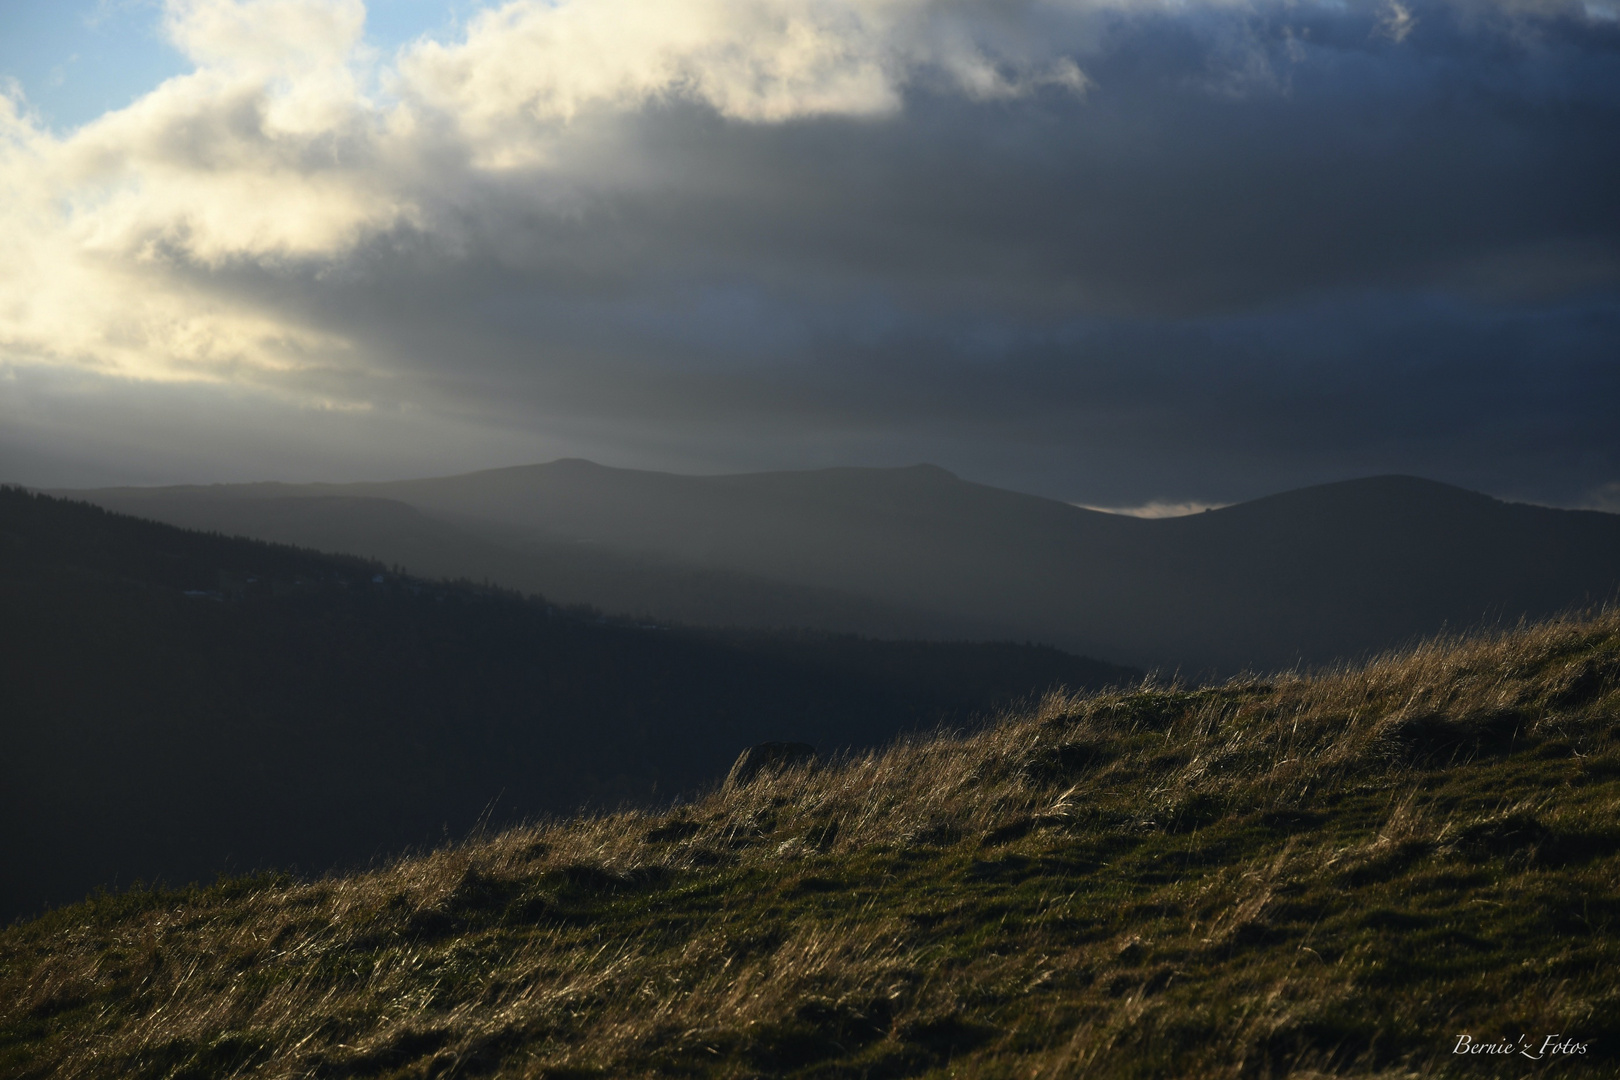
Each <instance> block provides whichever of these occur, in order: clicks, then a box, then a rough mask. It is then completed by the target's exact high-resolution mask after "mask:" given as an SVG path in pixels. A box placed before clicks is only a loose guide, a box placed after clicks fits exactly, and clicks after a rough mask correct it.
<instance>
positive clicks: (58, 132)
mask: <svg viewBox="0 0 1620 1080" xmlns="http://www.w3.org/2000/svg"><path fill="white" fill-rule="evenodd" d="M0 80H3V81H0V236H3V237H4V238H5V243H4V244H3V245H0V480H3V481H8V482H20V483H25V484H32V485H37V486H90V485H103V484H121V483H142V484H146V483H178V482H214V481H238V480H258V479H284V480H351V479H365V478H374V479H389V478H402V477H408V476H422V475H444V474H450V473H455V472H461V471H467V470H471V469H476V468H485V467H493V466H500V465H510V464H520V463H526V462H533V461H545V460H551V459H554V458H557V457H564V456H574V457H587V458H591V459H592V460H596V461H599V462H603V463H605V464H611V465H619V466H626V467H635V468H655V469H667V470H671V471H677V472H696V473H715V472H751V471H759V470H765V469H795V468H814V467H820V466H826V465H850V464H855V465H903V464H911V463H916V462H931V463H935V464H938V465H942V466H944V467H946V468H948V469H951V470H952V471H954V472H956V473H957V474H959V475H961V476H964V477H966V478H968V479H972V480H978V481H982V482H986V483H992V484H998V485H1001V486H1005V487H1010V488H1014V489H1017V490H1022V491H1030V492H1035V493H1038V494H1043V495H1049V496H1052V497H1055V498H1061V499H1066V500H1069V501H1073V502H1077V503H1082V504H1086V505H1093V506H1110V507H1133V506H1154V507H1158V508H1160V510H1161V511H1162V510H1163V508H1166V507H1174V506H1183V507H1192V508H1196V507H1199V506H1204V505H1212V504H1221V503H1227V502H1233V501H1237V500H1241V499H1246V498H1252V497H1256V496H1259V495H1264V494H1268V493H1272V492H1276V491H1281V490H1285V489H1288V488H1294V487H1300V486H1305V485H1308V484H1314V483H1323V482H1329V481H1333V480H1340V479H1346V478H1350V477H1356V476H1367V475H1375V474H1382V473H1407V474H1413V475H1419V476H1425V477H1430V478H1433V479H1438V480H1443V481H1447V482H1450V483H1455V484H1459V485H1462V486H1465V487H1469V488H1473V489H1476V490H1482V491H1487V492H1490V493H1492V494H1496V495H1500V496H1502V497H1507V498H1514V499H1522V500H1526V501H1533V502H1542V503H1547V504H1551V505H1560V506H1584V507H1595V508H1605V509H1611V510H1620V420H1617V416H1620V0H1575V2H1564V0H1409V2H1408V0H994V2H990V0H516V2H511V3H501V2H490V3H465V2H464V3H454V4H450V3H443V2H439V3H433V2H427V0H395V2H388V0H374V2H373V3H371V4H369V5H367V4H363V3H361V0H164V2H159V0H93V2H87V0H57V2H54V3H35V2H18V0H0Z"/></svg>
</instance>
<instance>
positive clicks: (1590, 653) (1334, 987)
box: [0, 611, 1620, 1078]
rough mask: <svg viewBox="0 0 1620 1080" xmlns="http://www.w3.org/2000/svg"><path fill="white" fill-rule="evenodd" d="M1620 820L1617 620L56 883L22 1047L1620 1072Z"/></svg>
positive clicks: (176, 1065)
mask: <svg viewBox="0 0 1620 1080" xmlns="http://www.w3.org/2000/svg"><path fill="white" fill-rule="evenodd" d="M1617 812H1620V613H1616V612H1614V611H1609V612H1605V613H1602V614H1599V615H1597V616H1594V617H1590V618H1585V619H1567V620H1561V621H1556V622H1552V623H1547V624H1544V625H1539V626H1535V627H1530V628H1523V629H1520V630H1517V631H1514V632H1512V633H1504V634H1499V635H1494V636H1484V637H1477V638H1472V639H1468V640H1447V641H1439V642H1434V643H1431V644H1427V645H1424V646H1422V647H1421V648H1418V649H1416V650H1415V651H1412V652H1408V653H1403V654H1400V655H1392V656H1389V657H1385V658H1383V659H1380V660H1378V661H1376V662H1373V663H1371V664H1368V665H1366V666H1364V667H1360V668H1356V669H1347V670H1342V671H1336V672H1331V673H1327V674H1320V675H1315V676H1304V675H1289V676H1283V677H1278V678H1272V679H1257V678H1254V679H1243V680H1235V681H1233V682H1231V683H1229V684H1227V685H1225V686H1222V687H1215V688H1207V689H1196V690H1192V689H1185V688H1179V687H1173V686H1170V687H1166V686H1146V687H1143V688H1141V689H1140V690H1137V691H1134V692H1130V693H1117V694H1107V695H1100V696H1089V697H1074V696H1064V695H1055V696H1052V697H1049V698H1047V699H1046V700H1044V701H1041V702H1039V703H1038V704H1036V705H1033V706H1032V707H1030V708H1029V709H1027V710H1025V711H1022V712H1020V713H1018V714H1016V715H1010V716H1007V717H1004V718H1002V719H1001V720H1000V721H999V722H998V723H996V724H995V725H993V726H991V727H989V728H987V729H986V730H984V731H983V732H980V733H977V734H970V735H963V736H939V737H929V738H919V739H914V740H911V741H908V742H905V743H902V744H900V745H897V746H894V747H892V748H890V749H888V750H885V751H883V752H880V753H871V754H863V755H857V756H854V757H851V758H848V759H847V760H842V761H838V762H835V763H833V764H831V765H830V766H828V767H824V768H821V769H819V770H805V769H800V770H798V771H795V772H790V773H787V774H784V775H780V776H775V777H768V778H765V779H761V780H759V781H756V782H755V783H753V784H750V785H748V786H746V787H743V788H741V789H737V790H717V791H715V792H712V793H710V794H708V795H707V796H705V797H704V798H702V799H700V800H698V801H696V802H694V803H692V804H690V805H687V806H683V807H679V808H677V809H675V810H673V811H670V812H668V813H662V814H646V813H629V812H627V813H620V814H613V815H607V816H601V817H594V818H587V819H581V820H574V821H562V822H553V823H546V824H540V825H536V826H533V827H529V828H524V829H518V830H514V831H510V832H506V833H503V834H501V835H498V836H492V837H480V838H475V839H473V840H471V841H469V842H467V843H465V844H461V845H459V846H456V847H453V848H450V849H446V850H442V851H436V852H433V853H430V854H427V855H423V856H420V857H412V858H407V859H403V860H401V861H399V862H396V863H394V864H392V865H389V866H386V867H383V868H381V869H377V870H374V871H371V872H368V873H363V874H357V875H354V876H349V877H341V878H332V879H327V880H320V881H313V882H299V881H294V880H290V879H285V878H276V877H263V878H256V879H249V880H237V881H229V882H221V883H220V884H218V885H215V886H212V887H209V888H203V889H190V890H183V891H180V892H136V893H128V894H120V895H113V896H104V897H99V898H96V899H94V900H92V901H90V902H88V903H86V904H82V905H78V906H76V907H72V908H68V909H64V910H62V911H58V912H53V913H51V914H49V915H47V916H46V917H44V918H42V919H39V920H36V921H34V922H31V923H26V924H22V925H19V926H14V927H12V928H10V929H8V930H6V931H5V932H4V934H3V935H0V1073H4V1074H5V1075H8V1076H17V1077H33V1076H40V1077H43V1076H63V1077H102V1076H106V1077H114V1076H118V1077H123V1076H139V1077H153V1078H157V1077H173V1078H180V1077H216V1076H254V1077H316V1076H321V1077H324V1076H399V1077H427V1076H484V1075H501V1076H533V1077H543V1076H546V1077H568V1076H604V1077H618V1076H688V1075H690V1076H715V1077H748V1076H767V1075H769V1076H776V1075H792V1076H806V1077H809V1076H816V1077H858V1076H867V1077H899V1076H948V1075H954V1076H975V1077H978V1076H985V1077H1000V1076H1006V1077H1013V1076H1017V1077H1056V1076H1107V1077H1158V1076H1210V1077H1240V1076H1273V1077H1282V1076H1295V1077H1301V1078H1303V1077H1307V1076H1341V1075H1358V1076H1391V1077H1393V1076H1409V1075H1416V1076H1438V1075H1453V1074H1456V1075H1470V1076H1472V1075H1501V1076H1519V1075H1524V1074H1525V1073H1527V1072H1529V1071H1531V1070H1534V1069H1540V1068H1546V1069H1557V1070H1559V1071H1560V1072H1563V1073H1570V1072H1581V1073H1587V1074H1591V1073H1594V1072H1595V1073H1597V1074H1602V1075H1610V1074H1614V1073H1615V1072H1616V1071H1617V1068H1616V1063H1617V1062H1620V1056H1616V1053H1615V1051H1616V1044H1617V1039H1620V980H1617V979H1616V978H1615V975H1614V972H1615V971H1617V970H1620V966H1617V965H1616V961H1617V960H1620V946H1617V945H1616V944H1615V940H1614V934H1613V931H1614V930H1615V929H1616V926H1615V919H1616V916H1617V915H1620V827H1617V822H1620V815H1617ZM1465 1033H1466V1034H1470V1035H1471V1036H1472V1037H1473V1038H1475V1039H1477V1040H1480V1041H1491V1040H1496V1039H1498V1038H1500V1037H1501V1036H1503V1035H1507V1036H1509V1037H1510V1038H1517V1037H1518V1036H1519V1035H1521V1034H1523V1035H1526V1036H1528V1037H1531V1038H1533V1039H1535V1040H1536V1041H1537V1044H1538V1045H1539V1040H1540V1038H1541V1037H1542V1036H1545V1035H1552V1034H1561V1035H1563V1036H1564V1037H1565V1038H1569V1039H1575V1040H1577V1041H1580V1042H1583V1043H1584V1044H1585V1045H1586V1047H1587V1049H1586V1052H1585V1053H1584V1054H1581V1055H1578V1056H1570V1055H1564V1056H1561V1057H1557V1058H1553V1059H1546V1060H1542V1061H1540V1062H1534V1061H1530V1060H1528V1059H1522V1058H1508V1057H1490V1058H1482V1057H1472V1058H1460V1057H1458V1056H1456V1055H1454V1054H1453V1053H1452V1050H1453V1048H1454V1046H1455V1044H1456V1041H1457V1039H1458V1036H1459V1035H1462V1034H1465Z"/></svg>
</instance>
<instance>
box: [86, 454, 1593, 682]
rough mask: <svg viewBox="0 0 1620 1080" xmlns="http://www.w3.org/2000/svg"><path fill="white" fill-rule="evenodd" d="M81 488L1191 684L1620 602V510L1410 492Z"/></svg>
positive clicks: (843, 475)
mask: <svg viewBox="0 0 1620 1080" xmlns="http://www.w3.org/2000/svg"><path fill="white" fill-rule="evenodd" d="M73 494H74V495H75V496H76V497H79V498H85V499H89V500H90V501H93V502H96V503H99V504H101V505H103V506H107V507H110V508H114V509H119V510H123V511H125V512H129V513H134V514H140V515H145V516H150V517H154V518H157V519H159V520H164V521H170V522H173V523H176V524H184V525H188V526H192V527H201V528H214V529H219V530H221V531H226V532H239V533H241V534H243V535H247V536H255V537H262V538H266V539H278V540H291V541H295V542H299V543H306V544H313V545H314V546H320V547H324V548H329V549H331V550H340V551H346V552H352V553H355V554H361V555H366V556H370V557H375V558H381V559H384V560H385V561H391V562H393V561H397V562H400V563H401V564H402V565H404V566H406V567H407V568H409V569H411V570H413V571H415V572H419V573H429V574H435V575H447V574H448V575H451V576H455V575H457V574H460V575H463V576H469V577H475V578H476V577H488V578H489V579H490V580H492V581H496V582H499V583H501V584H504V585H508V586H510V587H513V588H519V589H529V590H533V591H538V592H544V593H546V594H547V595H549V596H554V597H558V598H561V599H566V600H569V601H581V602H589V603H594V604H597V605H598V606H601V607H604V608H606V609H609V610H622V611H627V612H636V613H640V614H646V615H651V616H656V617H663V618H674V619H680V620H683V621H688V622H695V623H712V624H727V623H734V624H739V625H751V626H807V627H818V628H823V629H836V630H851V631H858V632H862V633H868V634H876V635H888V636H915V635H924V636H930V637H941V638H953V637H976V638H1011V639H1016V640H1034V641H1041V642H1047V643H1051V644H1053V645H1056V646H1058V647H1060V648H1064V649H1068V650H1071V651H1075V652H1080V653H1084V654H1087V655H1094V656H1101V657H1106V658H1108V659H1111V660H1115V661H1118V662H1125V663H1132V664H1143V665H1153V666H1159V667H1169V668H1179V669H1181V670H1183V671H1185V672H1188V673H1200V672H1232V671H1237V670H1240V669H1245V668H1252V669H1272V668H1281V667H1288V666H1292V665H1295V664H1299V663H1305V664H1322V663H1330V662H1334V661H1339V660H1350V659H1355V658H1357V657H1360V656H1364V655H1366V654H1368V653H1371V652H1378V651H1383V650H1386V649H1390V648H1395V647H1399V646H1401V645H1403V644H1406V643H1409V642H1410V641H1411V640H1413V639H1414V638H1417V637H1422V636H1426V635H1430V634H1433V633H1435V632H1437V631H1439V630H1441V629H1444V628H1447V627H1449V628H1452V629H1464V628H1468V627H1472V626H1476V625H1479V624H1481V623H1488V622H1494V621H1499V620H1509V621H1511V620H1515V619H1518V618H1521V617H1528V618H1537V617H1541V616H1545V615H1548V614H1551V613H1554V612H1557V611H1560V610H1563V609H1566V608H1569V607H1572V606H1580V605H1584V604H1591V603H1596V602H1602V601H1604V600H1607V599H1609V598H1611V597H1612V596H1613V595H1614V594H1615V592H1616V590H1617V589H1620V515H1613V514H1603V513H1597V512H1592V511H1572V510H1555V509H1548V508H1544V507H1536V506H1527V505H1523V504H1514V503H1505V502H1502V501H1500V500H1497V499H1494V498H1491V497H1489V496H1486V495H1481V494H1478V493H1476V492H1470V491H1466V490H1463V489H1461V488H1456V487H1452V486H1450V485H1446V484H1441V483H1437V482H1434V481H1429V480H1421V479H1417V478H1413V477H1402V476H1382V477H1373V478H1368V479H1363V480H1350V481H1344V482H1341V483H1335V484H1327V485H1323V486H1320V487H1313V488H1306V489H1302V490H1299V491H1292V492H1286V493H1283V494H1279V495H1273V496H1269V497H1266V498H1262V499H1257V500H1254V501H1252V502H1247V503H1240V504H1237V505H1234V506H1229V507H1224V508H1221V509H1218V510H1211V511H1206V512H1204V513H1200V514H1194V515H1189V516H1186V517H1180V518H1165V519H1158V520H1145V519H1139V518H1133V517H1128V516H1124V515H1115V514H1108V513H1104V512H1100V511H1093V510H1086V509H1082V508H1080V507H1076V506H1072V505H1070V504H1067V503H1062V502H1058V501H1056V500H1052V499H1046V498H1041V497H1038V496H1032V495H1024V494H1019V493H1016V492H1011V491H1005V490H1001V489H998V488H994V487H990V486H987V485H982V484H976V483H972V482H969V481H964V480H961V479H959V478H958V477H956V476H954V475H952V474H951V473H949V472H947V471H946V470H944V469H940V468H937V467H935V466H928V465H921V466H911V467H907V468H898V469H877V468H834V469H821V470H814V471H807V472H776V473H755V474H743V475H733V476H701V477H700V476H678V475H674V474H668V473H655V472H642V471H636V470H629V469H615V468H609V467H606V466H601V465H596V464H593V463H591V462H587V461H581V460H578V459H563V460H560V461H555V462H551V463H549V464H544V465H530V466H518V467H513V468H506V469H494V470H488V471H484V472H477V473H471V474H467V475H464V476H455V477H445V478H439V479H428V480H409V481H393V482H377V483H358V484H304V485H292V484H249V485H219V486H211V487H190V488H155V489H131V488H124V489H104V490H99V491H84V492H75V493H73ZM382 500H387V501H388V502H389V503H390V504H391V505H389V506H386V507H385V506H384V505H382V504H381V501H382ZM406 508H408V509H409V511H412V512H414V514H415V515H416V516H414V517H413V516H411V514H409V513H407V512H406Z"/></svg>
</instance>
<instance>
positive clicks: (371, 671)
mask: <svg viewBox="0 0 1620 1080" xmlns="http://www.w3.org/2000/svg"><path fill="white" fill-rule="evenodd" d="M382 506H383V509H384V511H385V517H384V518H382V519H381V520H384V521H386V522H397V521H398V520H400V519H401V518H403V519H407V520H408V519H409V517H410V515H411V514H414V513H415V512H414V511H408V508H406V509H407V511H408V512H407V513H404V514H398V513H395V512H394V511H393V510H390V509H389V504H386V503H384V504H382ZM386 515H392V516H386ZM1141 677H1142V673H1141V672H1140V671H1134V670H1129V669H1124V668H1119V667H1114V666H1111V665H1108V664H1102V663H1098V662H1096V661H1091V660H1087V659H1084V658H1082V657H1078V656H1070V655H1067V654H1064V653H1061V652H1058V651H1056V650H1053V649H1046V648H1038V647H1030V646H1025V645H1015V644H1007V643H1001V644H974V643H963V642H956V643H945V642H931V643H919V642H905V641H873V640H869V639H863V638H857V637H853V636H847V635H846V636H831V635H825V634H773V633H765V632H755V633H736V632H730V633H722V632H717V631H699V630H687V629H681V628H676V627H660V626H646V625H638V624H635V623H631V622H627V621H625V620H614V619H609V618H604V617H600V616H599V615H598V614H597V613H595V612H591V611H589V610H568V609H561V608H558V607H557V606H556V605H552V604H549V603H546V602H543V601H541V600H538V599H528V600H524V599H521V598H519V597H517V596H515V595H514V594H512V593H509V592H502V591H500V590H495V589H487V588H481V587H477V586H471V585H466V584H453V583H452V584H444V583H434V582H428V581H424V580H421V579H418V578H412V577H408V576H401V575H397V574H395V573H392V572H390V571H389V570H388V569H387V568H386V567H383V566H379V565H377V564H375V563H367V562H364V561H362V560H359V559H354V558H348V557H341V556H330V555H321V554H317V553H315V552H311V551H305V550H299V549H296V548H290V547H285V546H280V545H271V544H265V543H260V542H254V541H248V540H242V539H232V538H226V537H221V536H215V535H207V534H203V533H198V532H195V531H187V530H182V529H177V528H174V527H172V526H169V525H164V524H159V523H156V522H151V521H143V520H138V519H136V518H132V517H128V516H125V515H120V514H112V513H107V512H105V511H103V510H101V509H99V508H96V507H93V506H89V505H86V504H83V503H74V502H68V501H65V500H59V499H54V498H49V497H46V496H37V495H30V494H26V493H24V492H22V491H20V490H18V489H12V488H4V487H0V746H4V747H5V752H4V753H3V754H0V835H4V836H5V837H6V838H7V841H8V846H7V849H6V858H5V859H4V860H3V862H0V923H4V922H5V921H6V920H7V919H9V918H10V917H12V916H14V915H17V914H21V913H24V912H29V911H37V910H38V907H39V905H41V904H42V903H46V902H58V903H59V902H63V901H68V900H74V899H78V898H80V897H82V896H83V895H84V894H85V893H86V892H87V891H88V890H89V889H90V888H91V887H93V886H95V885H98V884H100V885H113V884H121V885H128V884H129V883H130V882H131V881H132V880H134V879H135V878H137V877H139V878H144V879H146V880H148V881H150V880H152V879H153V877H154V876H157V877H163V878H166V879H167V880H169V881H171V882H183V881H187V880H193V879H196V878H201V879H203V880H209V879H211V878H213V876H214V875H215V874H216V873H218V872H219V871H221V870H225V869H234V870H245V869H252V868H255V867H263V866H267V865H280V866H294V865H296V866H298V867H301V868H303V869H304V870H315V871H319V870H324V869H326V868H328V867H330V866H333V865H351V866H352V865H355V864H357V863H360V862H363V861H364V860H366V859H368V858H370V857H372V856H375V855H379V854H385V853H393V852H398V851H400V850H403V849H404V848H406V847H408V846H410V845H414V844H422V843H424V842H435V841H438V840H440V839H442V838H443V836H444V835H445V831H448V833H449V834H450V835H461V834H464V833H465V832H466V831H467V830H468V829H470V828H472V827H473V825H474V823H475V822H476V821H477V820H479V819H480V817H481V816H482V817H485V818H486V819H487V820H488V821H489V822H490V823H491V824H497V825H498V824H501V823H503V822H510V821H514V820H520V819H522V818H525V817H533V816H536V815H541V814H559V813H569V812H572V811H575V810H577V809H579V808H580V807H581V806H594V807H597V808H611V807H613V806H614V805H616V804H618V803H620V802H621V801H628V802H631V803H641V804H646V803H648V802H649V801H655V800H662V799H668V798H670V797H673V796H675V795H677V794H680V793H683V792H684V793H691V792H693V791H695V790H697V789H698V788H700V787H702V786H703V785H705V784H713V783H716V782H718V781H719V779H720V778H721V777H723V776H724V775H725V772H726V769H727V767H728V766H729V765H731V763H732V761H733V760H734V759H735V757H736V756H737V754H738V752H739V751H740V750H741V749H743V748H744V747H747V746H749V745H752V744H755V743H760V742H764V741H770V740H802V741H807V742H810V743H812V744H814V745H815V746H817V747H818V748H819V749H820V750H821V751H822V752H823V753H830V752H834V751H837V750H838V749H840V748H844V747H872V746H877V745H881V744H883V743H885V742H888V741H889V740H891V739H893V738H894V737H896V736H897V735H899V734H901V733H903V732H907V731H916V730H928V729H930V728H933V727H934V726H936V725H940V724H944V725H948V726H960V725H972V724H974V723H977V722H978V721H980V720H982V719H984V718H985V717H987V716H989V715H992V714H994V713H995V712H996V711H998V710H999V709H1001V708H1003V707H1005V706H1008V705H1011V704H1013V703H1015V702H1018V701H1022V700H1025V699H1028V698H1030V697H1032V696H1039V695H1041V694H1043V693H1044V692H1046V691H1047V690H1050V689H1054V688H1057V687H1064V686H1066V687H1070V688H1075V689H1079V688H1098V687H1102V686H1110V685H1120V684H1125V683H1131V682H1138V681H1140V679H1141ZM441 830H445V831H441Z"/></svg>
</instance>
